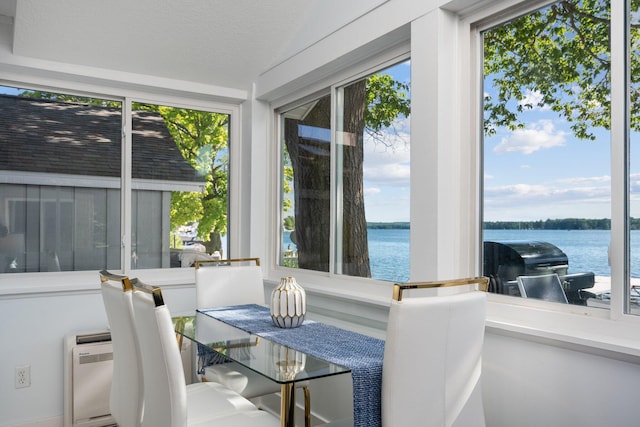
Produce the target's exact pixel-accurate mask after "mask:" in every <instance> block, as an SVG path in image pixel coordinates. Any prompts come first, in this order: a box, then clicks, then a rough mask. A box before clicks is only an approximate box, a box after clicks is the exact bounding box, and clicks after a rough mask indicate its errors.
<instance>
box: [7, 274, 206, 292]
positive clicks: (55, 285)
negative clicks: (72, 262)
mask: <svg viewBox="0 0 640 427" xmlns="http://www.w3.org/2000/svg"><path fill="white" fill-rule="evenodd" d="M114 273H116V274H120V272H119V271H115V270H114ZM129 275H130V276H131V277H138V278H140V280H142V281H143V282H146V283H149V284H153V285H158V286H162V287H172V286H182V285H191V286H192V285H193V284H194V280H195V279H194V275H193V269H192V268H174V269H155V270H134V271H132V272H130V273H129ZM99 284H100V279H99V276H98V271H74V272H70V271H62V272H55V273H10V274H0V298H3V299H6V298H22V297H28V296H32V295H50V294H69V293H78V292H95V291H98V290H99V288H100V286H99Z"/></svg>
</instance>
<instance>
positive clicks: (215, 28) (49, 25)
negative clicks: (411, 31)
mask: <svg viewBox="0 0 640 427" xmlns="http://www.w3.org/2000/svg"><path fill="white" fill-rule="evenodd" d="M383 2H384V1H383V0H350V1H349V2H344V1H342V0H304V1H302V0H181V1H175V0H135V1H132V0H56V1H42V0H20V1H19V2H17V7H15V6H12V5H15V4H16V2H15V1H14V0H0V14H1V13H3V12H2V11H3V10H5V11H7V10H8V11H9V12H8V13H11V10H12V8H13V7H15V19H14V36H13V54H14V55H18V56H23V57H30V58H37V59H44V60H51V61H57V62H62V63H69V64H77V65H83V66H90V67H97V68H101V69H106V70H116V71H125V72H131V73H137V74H143V75H153V76H159V77H165V78H171V79H178V80H186V81H193V82H198V83H205V84H210V85H216V86H222V87H229V88H237V89H243V90H245V89H248V88H249V87H250V85H251V83H252V82H253V81H255V79H256V77H257V76H258V75H260V73H262V72H264V71H265V70H267V69H269V68H270V67H271V66H273V65H276V64H277V63H278V62H280V61H282V60H283V59H286V57H288V56H290V55H292V54H295V53H296V52H297V51H299V50H301V49H303V48H304V47H305V46H308V45H310V44H312V43H313V42H315V41H317V40H318V39H321V38H322V37H324V36H326V35H328V34H329V33H331V32H332V31H335V30H336V29H338V28H340V27H341V26H343V25H345V24H346V23H348V22H349V21H351V20H353V19H355V18H357V17H358V16H359V15H361V14H362V13H366V12H367V11H368V10H370V9H372V8H374V7H376V6H377V5H379V4H380V3H383ZM335 11H340V14H339V15H338V14H336V13H334V12H335ZM5 13H7V12H5Z"/></svg>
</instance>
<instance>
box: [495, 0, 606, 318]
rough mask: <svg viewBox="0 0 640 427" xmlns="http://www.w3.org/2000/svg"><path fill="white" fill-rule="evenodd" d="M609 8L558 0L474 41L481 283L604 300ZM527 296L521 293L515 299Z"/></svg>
mask: <svg viewBox="0 0 640 427" xmlns="http://www.w3.org/2000/svg"><path fill="white" fill-rule="evenodd" d="M609 22H610V8H609V2H608V1H604V0H601V1H596V2H587V1H563V2H557V3H554V4H551V5H550V6H548V7H545V8H543V9H540V10H538V11H535V12H533V13H530V14H527V15H524V16H521V17H519V18H517V19H514V20H512V21H510V22H507V23H505V24H502V25H499V26H496V27H494V28H492V29H490V30H488V31H486V32H484V33H483V37H484V73H485V75H484V131H485V132H484V233H483V240H484V274H485V275H487V276H491V277H492V279H493V280H492V290H493V292H499V293H504V294H507V295H516V296H518V295H521V290H522V289H523V287H522V284H521V283H519V282H522V280H520V281H519V280H518V278H519V277H520V276H536V275H537V276H539V275H543V274H556V275H558V276H559V280H560V285H558V284H557V282H555V281H551V280H543V279H542V278H539V280H538V282H539V283H540V285H539V286H545V283H546V286H562V288H563V290H564V292H565V294H566V297H567V300H568V302H569V303H570V304H579V305H593V306H597V307H605V308H606V307H608V299H609V297H610V292H609V290H610V285H609V282H610V267H609V264H608V256H607V253H608V246H609V241H610V218H611V188H610V185H611V184H610V181H611V179H610V177H611V171H610V143H609V140H610V132H609V129H610V80H609V65H610V50H609ZM525 296H526V295H525Z"/></svg>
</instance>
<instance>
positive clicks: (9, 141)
mask: <svg viewBox="0 0 640 427" xmlns="http://www.w3.org/2000/svg"><path fill="white" fill-rule="evenodd" d="M0 104H1V105H0V121H1V122H2V124H3V126H2V131H0V273H25V272H45V271H86V270H99V269H103V268H107V269H111V270H121V269H128V268H134V269H135V268H169V267H189V266H192V265H193V263H194V262H195V260H197V259H210V258H216V257H223V256H225V255H226V252H227V246H226V240H227V239H226V230H227V229H226V226H227V206H228V195H227V192H228V185H227V184H228V135H229V132H228V126H229V119H230V116H229V115H228V114H220V113H212V112H206V111H197V110H190V109H184V108H177V107H170V106H160V105H151V104H140V103H136V102H133V103H132V112H131V120H130V122H131V135H130V139H129V141H130V142H127V144H130V146H131V148H130V152H131V159H130V160H131V162H130V163H131V169H130V172H125V171H126V170H127V169H126V168H125V167H124V164H125V163H124V162H123V158H122V153H123V152H124V153H127V152H129V150H128V149H124V146H125V142H124V141H126V139H125V138H124V137H123V135H125V134H126V132H124V131H123V125H124V123H126V122H127V120H123V108H122V105H123V102H122V101H116V100H107V99H99V98H90V97H79V96H70V95H65V94H59V93H45V92H39V91H33V90H24V89H18V88H9V87H2V88H0ZM123 182H127V183H129V185H128V187H129V188H130V190H129V191H127V192H126V193H124V192H123V189H124V188H125V186H124V185H123ZM123 193H124V194H123ZM123 197H127V198H128V200H129V201H130V203H126V204H125V206H130V209H126V210H124V211H123V210H122V206H123V205H122V199H123ZM123 215H125V217H126V219H127V221H123ZM123 223H129V224H131V229H130V233H129V232H127V231H125V230H123V227H122V224H123ZM128 235H130V236H131V245H130V249H129V247H128V246H127V245H125V244H124V239H123V236H128ZM123 258H124V259H126V260H127V261H125V264H124V265H123V264H122V262H123V261H122V260H123ZM129 260H130V261H129Z"/></svg>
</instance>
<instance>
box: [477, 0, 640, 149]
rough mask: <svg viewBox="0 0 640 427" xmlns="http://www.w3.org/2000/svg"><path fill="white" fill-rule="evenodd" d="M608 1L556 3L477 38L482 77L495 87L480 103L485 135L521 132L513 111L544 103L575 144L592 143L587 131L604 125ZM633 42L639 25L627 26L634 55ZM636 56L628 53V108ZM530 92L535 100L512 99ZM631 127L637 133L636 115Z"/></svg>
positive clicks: (639, 120) (635, 97)
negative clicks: (501, 129)
mask: <svg viewBox="0 0 640 427" xmlns="http://www.w3.org/2000/svg"><path fill="white" fill-rule="evenodd" d="M615 1H617V0H615ZM609 4H610V1H609V0H566V1H558V2H556V3H553V4H551V5H549V6H547V7H544V8H542V9H540V10H538V11H536V12H534V13H530V14H526V15H524V16H522V17H519V18H517V19H514V20H513V21H511V22H508V23H506V24H504V25H500V26H498V27H495V28H492V29H490V30H488V31H487V32H485V33H484V73H485V76H491V79H492V81H491V84H492V86H493V87H494V88H495V89H496V95H495V97H491V96H486V97H485V100H484V101H485V102H484V109H485V123H484V127H485V132H486V134H488V135H491V134H494V133H495V130H496V129H497V128H499V127H507V128H509V129H511V130H513V129H515V128H521V127H524V123H523V122H522V121H520V118H519V117H520V113H522V112H523V111H526V110H530V109H533V108H538V107H543V106H544V107H546V108H551V109H552V110H553V111H555V112H557V113H558V114H559V115H560V116H562V117H563V118H565V119H566V120H567V121H568V122H569V123H570V124H571V125H570V126H571V129H572V131H573V133H574V134H575V136H576V137H578V138H580V139H585V140H593V139H595V136H594V134H593V133H592V132H591V131H590V129H592V128H597V127H601V128H605V129H608V128H609V127H610V116H611V114H610V113H611V99H610V93H611V81H610V65H611V56H610V49H609V32H610V26H611V17H610V8H609ZM639 6H640V1H639V0H632V1H631V8H632V10H638V8H639ZM639 41H640V37H638V26H637V25H632V26H631V43H632V48H633V49H634V52H635V51H636V50H637V46H638V42H639ZM638 58H639V55H637V54H633V55H631V59H632V60H631V73H630V75H631V76H632V86H631V92H630V98H631V102H632V104H633V105H638V101H639V96H640V90H639V89H640V88H639V85H638V80H637V77H635V76H638V75H640V69H639V67H640V64H639V61H638ZM634 78H635V80H634ZM529 93H536V94H539V95H540V96H539V97H538V98H537V101H535V103H527V104H523V103H520V102H513V100H515V101H522V100H524V99H530V98H527V95H528V94H529ZM631 110H632V111H637V110H638V109H637V108H632V109H631ZM631 126H632V128H633V129H634V130H638V129H639V128H640V115H638V114H632V118H631Z"/></svg>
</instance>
